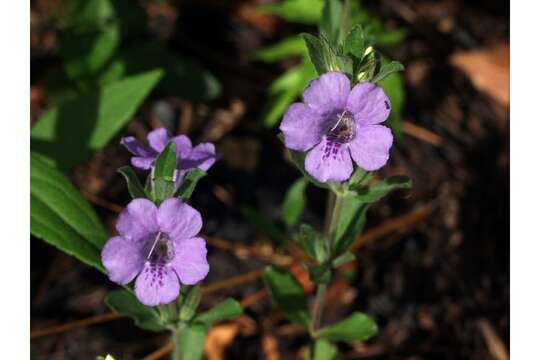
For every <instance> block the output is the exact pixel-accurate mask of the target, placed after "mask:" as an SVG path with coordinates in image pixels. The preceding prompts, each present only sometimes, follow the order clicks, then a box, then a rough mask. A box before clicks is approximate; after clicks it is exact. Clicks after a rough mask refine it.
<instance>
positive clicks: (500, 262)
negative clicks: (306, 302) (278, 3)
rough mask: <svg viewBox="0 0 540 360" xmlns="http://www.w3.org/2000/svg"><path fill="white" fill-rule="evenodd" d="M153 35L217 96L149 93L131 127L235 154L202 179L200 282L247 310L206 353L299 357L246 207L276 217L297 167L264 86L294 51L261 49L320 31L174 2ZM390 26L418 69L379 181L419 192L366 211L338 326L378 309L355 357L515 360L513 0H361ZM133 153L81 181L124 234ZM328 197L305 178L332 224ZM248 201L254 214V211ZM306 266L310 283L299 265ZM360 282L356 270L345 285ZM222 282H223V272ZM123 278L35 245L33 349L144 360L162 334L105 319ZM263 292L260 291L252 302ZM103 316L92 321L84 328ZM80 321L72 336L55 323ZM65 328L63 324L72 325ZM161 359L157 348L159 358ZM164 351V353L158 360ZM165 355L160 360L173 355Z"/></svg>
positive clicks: (39, 48)
mask: <svg viewBox="0 0 540 360" xmlns="http://www.w3.org/2000/svg"><path fill="white" fill-rule="evenodd" d="M144 3H145V5H146V6H145V8H146V9H147V10H148V11H149V13H150V15H151V16H150V18H151V23H150V26H151V28H152V29H153V31H154V33H155V34H156V36H162V37H164V38H166V41H167V44H168V46H170V47H171V48H172V49H174V50H176V51H178V52H180V53H182V54H185V55H189V56H192V57H193V58H195V59H197V61H198V62H200V63H201V64H202V65H203V66H205V67H207V68H208V69H209V70H210V71H211V72H212V73H213V74H214V75H215V76H216V77H217V78H218V79H219V81H220V82H221V84H222V87H223V89H222V93H221V95H220V96H219V97H218V98H217V99H216V100H213V101H211V102H207V103H193V102H189V101H186V100H183V99H181V98H157V97H155V96H151V97H150V98H149V99H148V100H147V101H146V102H145V104H144V105H143V106H142V108H141V109H140V110H139V112H138V113H137V114H136V116H135V117H134V119H133V120H132V121H131V122H130V124H129V126H128V127H127V130H126V131H125V132H124V133H123V135H124V134H132V135H134V136H137V137H139V138H143V137H144V136H145V134H146V133H147V132H148V131H149V130H151V129H152V128H154V127H159V126H167V127H168V128H169V129H170V130H171V132H173V133H177V132H182V133H188V134H189V136H190V137H191V138H192V139H195V141H194V142H200V141H213V142H215V143H216V146H217V148H218V150H219V151H220V152H221V153H222V154H223V158H222V160H221V161H220V162H219V163H217V164H216V165H215V166H214V167H213V168H212V169H211V170H210V172H209V176H208V177H206V178H205V179H203V181H202V182H201V184H200V185H199V187H198V189H197V191H196V193H195V195H194V198H193V204H194V206H195V207H196V208H197V209H199V210H200V211H201V213H202V214H203V218H204V220H205V225H204V229H203V233H204V234H206V235H207V236H208V237H209V245H208V248H209V260H210V264H211V272H210V274H209V276H208V277H207V278H206V279H205V281H204V285H210V288H211V287H212V286H213V285H214V284H220V282H222V281H223V280H226V279H229V278H231V277H238V276H239V275H242V274H248V277H249V276H251V278H252V279H251V281H249V282H243V283H240V284H237V285H235V284H234V283H230V282H229V283H227V282H225V283H224V284H225V286H224V288H223V289H219V288H218V289H217V290H209V291H208V294H207V295H205V296H204V298H203V302H202V305H201V308H207V307H209V306H211V305H213V304H215V303H217V302H219V301H221V300H222V299H224V298H225V297H226V296H234V297H235V298H236V299H238V300H242V301H243V303H244V304H245V305H246V309H245V316H243V317H242V318H240V319H239V320H237V321H233V322H228V323H224V324H220V325H218V326H217V327H216V328H215V329H214V330H213V331H212V333H211V334H210V336H209V338H208V340H207V351H206V356H207V358H208V359H279V358H281V359H296V358H300V356H301V354H302V351H303V349H304V348H305V346H306V344H307V341H308V337H307V334H305V333H302V331H300V330H299V329H297V328H295V327H294V326H291V325H288V323H287V322H286V321H285V319H284V317H283V315H282V314H280V313H279V312H278V311H276V310H275V309H273V308H272V306H271V305H270V303H269V301H268V298H267V297H266V296H265V294H264V291H261V289H263V284H262V282H261V280H260V279H259V278H258V277H257V270H258V269H261V268H262V267H263V266H265V265H266V264H268V263H270V262H278V263H279V261H280V258H281V257H282V256H283V254H286V249H283V248H281V247H279V246H276V245H275V244H273V243H272V241H271V240H270V239H269V238H268V236H266V235H265V233H264V232H263V231H261V230H260V228H258V227H257V226H255V225H254V224H253V223H252V222H250V221H249V219H248V218H246V217H245V209H246V207H248V208H249V207H251V208H254V209H258V210H259V211H260V212H261V213H262V214H263V215H264V216H265V217H266V218H268V219H273V220H275V221H276V222H278V223H279V217H280V205H281V201H282V199H283V196H284V194H285V192H286V190H287V189H288V186H289V185H290V184H291V183H292V182H293V181H294V180H295V179H296V178H298V177H299V173H298V172H297V170H296V169H295V168H294V166H293V165H292V164H291V163H290V162H289V161H288V160H287V158H286V156H285V152H284V149H283V147H282V146H281V144H280V142H279V140H278V139H277V138H276V133H277V131H276V130H272V129H265V128H264V127H262V126H261V125H260V124H259V123H257V116H258V113H259V111H260V109H261V107H262V105H263V104H264V101H265V99H266V93H265V92H266V88H267V86H268V84H269V83H270V82H271V81H272V80H273V79H274V78H275V77H276V76H278V75H279V74H281V73H282V72H283V70H284V69H285V68H287V67H289V66H291V64H293V63H294V61H292V62H289V63H288V62H283V63H279V64H274V65H268V64H263V63H259V62H256V61H255V60H253V54H254V52H255V51H256V50H257V49H258V48H261V47H263V46H266V45H269V44H271V43H274V42H275V41H276V40H278V39H280V38H282V37H283V36H286V35H290V34H294V33H297V32H300V31H311V32H313V31H315V29H314V28H309V27H304V26H300V25H298V24H290V23H287V22H284V21H282V20H280V19H278V18H275V17H272V16H265V15H260V14H258V13H256V12H255V6H256V5H257V4H258V3H260V1H256V0H248V1H220V0H191V1H175V2H169V3H165V4H164V5H160V6H158V5H155V6H148V3H146V2H144ZM58 4H59V2H58V1H55V0H35V1H32V10H31V11H32V13H31V31H32V39H31V43H32V49H31V52H32V58H31V67H32V69H31V77H32V84H31V99H32V104H31V106H32V119H34V120H35V119H36V118H37V117H38V116H39V115H40V114H42V113H43V112H44V111H45V110H47V109H48V103H47V96H46V93H45V90H44V87H43V84H42V82H41V79H42V75H43V74H44V73H45V71H46V70H47V69H49V68H51V67H59V66H61V60H60V58H59V55H58V53H57V49H56V45H55V44H56V42H55V36H56V34H55V30H54V27H52V25H51V20H50V18H49V16H50V14H51V9H52V8H54V7H55V6H59V5H58ZM363 5H364V6H365V7H366V8H367V9H368V10H369V11H370V12H371V13H373V14H374V15H376V16H378V17H379V18H380V19H381V20H383V22H384V23H385V24H386V25H387V26H390V27H392V26H400V27H404V28H406V29H407V31H408V35H407V37H406V39H405V40H404V41H402V42H401V44H399V45H397V46H393V47H391V48H383V49H382V50H383V51H384V52H385V53H386V54H388V55H389V56H390V57H392V58H395V59H397V60H399V61H400V62H402V63H403V64H404V65H405V67H406V71H405V82H406V104H405V110H404V120H405V121H406V122H407V125H405V127H404V130H405V131H404V134H403V136H402V137H401V138H399V139H397V141H396V143H395V145H394V147H393V149H392V152H391V160H390V162H389V164H388V166H387V167H385V168H384V170H383V171H382V173H383V174H382V175H388V174H407V175H409V176H410V177H411V178H412V179H413V181H414V187H413V189H412V191H406V192H398V193H396V194H393V195H392V196H389V197H388V198H386V199H385V200H384V201H382V202H381V203H379V204H377V205H376V206H373V207H372V209H371V210H370V212H369V213H368V224H367V227H366V231H367V235H368V236H367V237H364V238H363V246H362V247H360V248H359V249H358V252H357V261H356V262H355V263H354V266H349V267H348V268H347V269H345V270H344V272H343V273H342V275H341V276H338V277H337V279H336V281H335V282H334V284H333V285H332V286H331V288H330V291H329V298H328V307H327V310H328V311H327V312H326V314H325V321H327V322H332V321H335V320H336V319H338V318H340V317H342V316H343V315H344V314H347V313H350V312H351V311H353V309H356V310H360V311H364V312H366V313H368V314H370V315H372V316H374V318H375V319H376V320H377V322H378V324H379V327H380V332H379V334H378V335H377V336H376V337H374V338H373V339H372V340H370V341H369V342H368V343H366V344H361V345H357V346H354V347H353V346H349V345H343V344H340V350H341V351H342V354H343V357H344V358H346V359H364V358H370V359H410V360H412V359H415V360H417V359H497V360H500V359H507V358H508V355H507V349H508V346H509V331H510V330H509V303H510V295H509V294H510V283H509V282H510V276H509V104H508V81H507V79H508V45H509V3H508V2H504V1H487V0H486V1H450V0H443V1H436V2H433V1H424V0H421V1H412V0H410V1H397V0H395V1H394V0H384V1H365V2H363ZM128 161H129V155H128V153H127V151H125V150H124V149H123V148H121V147H120V145H119V144H118V141H116V140H115V141H113V142H112V143H111V144H110V145H108V146H107V147H106V148H105V149H103V150H102V151H100V152H98V153H96V154H94V155H93V156H92V158H91V159H89V160H88V161H86V162H85V163H83V164H80V165H78V166H77V167H76V168H75V169H74V170H72V171H71V172H70V174H69V176H70V178H71V179H72V180H73V181H74V183H75V184H76V185H77V186H78V187H79V188H80V189H81V190H82V191H83V193H84V194H85V195H86V196H87V197H88V199H89V200H90V201H91V202H92V203H93V204H94V205H95V208H96V210H97V211H98V213H99V215H100V216H101V218H102V219H103V220H104V222H105V223H106V224H107V225H108V226H109V227H110V229H111V232H113V231H114V224H115V219H116V216H117V212H118V210H119V209H121V207H122V206H124V205H125V204H126V203H127V202H128V201H129V197H128V193H127V189H126V187H125V185H124V182H123V179H122V178H121V176H120V175H118V174H117V173H116V172H115V170H116V168H118V167H119V166H121V165H124V164H126V163H127V162H128ZM324 202H325V193H324V192H323V191H321V190H320V189H317V188H314V187H309V189H308V208H307V210H306V213H305V214H304V218H303V220H305V221H306V222H309V223H311V224H313V225H315V226H321V225H322V221H323V216H324V208H325V207H324ZM242 209H244V212H243V210H242ZM292 268H293V270H294V271H295V272H296V273H297V274H298V277H299V279H301V280H302V279H303V284H304V285H305V288H306V291H308V292H309V291H313V289H312V286H311V285H310V284H309V283H308V282H307V281H306V280H305V273H304V272H303V271H302V270H301V267H300V266H298V265H296V264H293V266H292ZM346 279H348V281H346ZM221 284H223V283H221ZM114 288H115V285H114V284H113V283H111V282H110V281H108V279H107V278H106V277H104V276H102V275H101V274H99V273H98V272H96V271H94V270H92V269H90V268H88V267H86V266H85V265H83V264H81V263H79V262H77V261H76V260H74V259H71V258H69V257H68V256H66V255H64V254H63V253H60V252H59V251H57V250H56V249H54V248H52V247H50V246H48V245H47V244H45V243H43V242H41V241H40V240H37V239H34V238H32V239H31V294H32V299H31V324H30V325H31V329H32V331H33V332H36V331H39V330H43V329H45V333H44V334H39V333H37V334H36V333H35V334H34V337H33V339H32V340H31V346H32V352H33V354H34V355H35V356H36V358H37V359H94V358H95V356H96V355H100V354H101V355H104V354H106V353H111V354H113V355H114V356H116V357H117V359H143V358H145V356H148V355H151V353H152V352H154V351H156V350H158V349H160V348H162V347H163V346H164V345H166V343H167V337H166V335H164V334H154V333H149V332H145V331H142V330H139V329H137V328H136V327H135V326H134V325H133V323H132V321H131V320H129V319H117V318H115V319H112V318H111V319H109V320H108V321H105V320H107V319H105V320H104V319H101V320H100V318H99V317H98V318H97V320H95V319H96V318H94V316H96V315H101V314H107V313H108V312H109V310H108V309H107V308H106V306H105V305H104V304H103V298H104V297H105V295H106V293H107V291H108V290H110V289H114ZM253 294H255V295H253ZM86 318H91V319H94V320H95V321H96V323H95V324H88V325H85V324H77V323H75V324H72V322H73V321H76V320H80V319H86ZM59 324H64V325H66V324H67V329H63V330H64V331H60V330H58V329H56V331H54V328H53V331H47V330H50V328H49V327H51V326H54V325H59ZM61 330H62V329H61ZM152 356H153V357H152ZM152 358H153V359H157V358H159V356H158V355H156V356H154V355H151V356H150V357H147V359H152ZM164 358H165V357H164Z"/></svg>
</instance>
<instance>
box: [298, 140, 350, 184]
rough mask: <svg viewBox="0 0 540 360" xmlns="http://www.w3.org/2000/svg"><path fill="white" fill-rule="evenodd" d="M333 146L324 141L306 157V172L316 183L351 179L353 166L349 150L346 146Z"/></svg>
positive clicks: (333, 143) (331, 143) (332, 143)
mask: <svg viewBox="0 0 540 360" xmlns="http://www.w3.org/2000/svg"><path fill="white" fill-rule="evenodd" d="M335 144H336V143H335V142H329V141H328V140H327V139H324V140H323V141H321V142H320V143H319V144H318V145H317V146H315V147H314V148H313V149H311V150H310V151H309V152H308V154H307V156H306V159H305V163H304V164H305V168H306V171H307V172H308V173H309V174H310V175H311V176H313V177H314V178H315V179H317V180H318V181H321V182H326V181H344V180H347V179H348V178H349V177H351V174H352V171H353V165H352V161H351V155H350V154H349V149H348V148H347V145H346V144H341V145H340V146H339V145H338V146H333V145H335Z"/></svg>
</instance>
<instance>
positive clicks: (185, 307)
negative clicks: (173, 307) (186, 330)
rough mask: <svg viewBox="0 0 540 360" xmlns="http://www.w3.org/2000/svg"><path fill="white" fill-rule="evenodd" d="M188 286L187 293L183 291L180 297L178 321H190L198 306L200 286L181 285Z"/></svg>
mask: <svg viewBox="0 0 540 360" xmlns="http://www.w3.org/2000/svg"><path fill="white" fill-rule="evenodd" d="M183 287H184V288H185V287H188V290H187V293H185V294H184V295H183V297H182V299H181V301H182V302H181V306H180V314H179V319H180V321H184V322H188V321H190V320H191V319H192V318H193V316H194V315H195V313H196V312H197V308H198V307H199V303H200V302H201V288H200V286H199V285H195V286H185V285H184V286H183Z"/></svg>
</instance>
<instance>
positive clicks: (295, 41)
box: [255, 36, 306, 63]
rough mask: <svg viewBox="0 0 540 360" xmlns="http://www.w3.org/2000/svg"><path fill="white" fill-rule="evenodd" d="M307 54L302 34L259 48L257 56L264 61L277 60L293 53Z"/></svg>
mask: <svg viewBox="0 0 540 360" xmlns="http://www.w3.org/2000/svg"><path fill="white" fill-rule="evenodd" d="M302 54H306V46H305V43H304V40H303V39H302V38H301V37H300V36H291V37H288V38H285V39H283V40H281V41H279V42H277V43H275V44H274V45H271V46H269V47H266V48H264V49H260V50H257V52H256V53H255V58H256V59H257V60H260V61H264V62H268V63H271V62H275V61H278V60H281V59H284V58H286V57H289V56H293V55H302Z"/></svg>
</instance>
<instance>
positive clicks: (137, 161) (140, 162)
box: [131, 157, 156, 170]
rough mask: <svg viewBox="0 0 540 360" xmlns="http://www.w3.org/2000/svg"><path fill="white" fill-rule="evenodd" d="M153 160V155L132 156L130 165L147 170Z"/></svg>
mask: <svg viewBox="0 0 540 360" xmlns="http://www.w3.org/2000/svg"><path fill="white" fill-rule="evenodd" d="M154 160H156V158H155V157H147V158H145V157H132V158H131V165H133V166H135V167H136V168H139V169H142V170H148V169H150V168H151V167H152V165H153V164H154Z"/></svg>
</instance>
